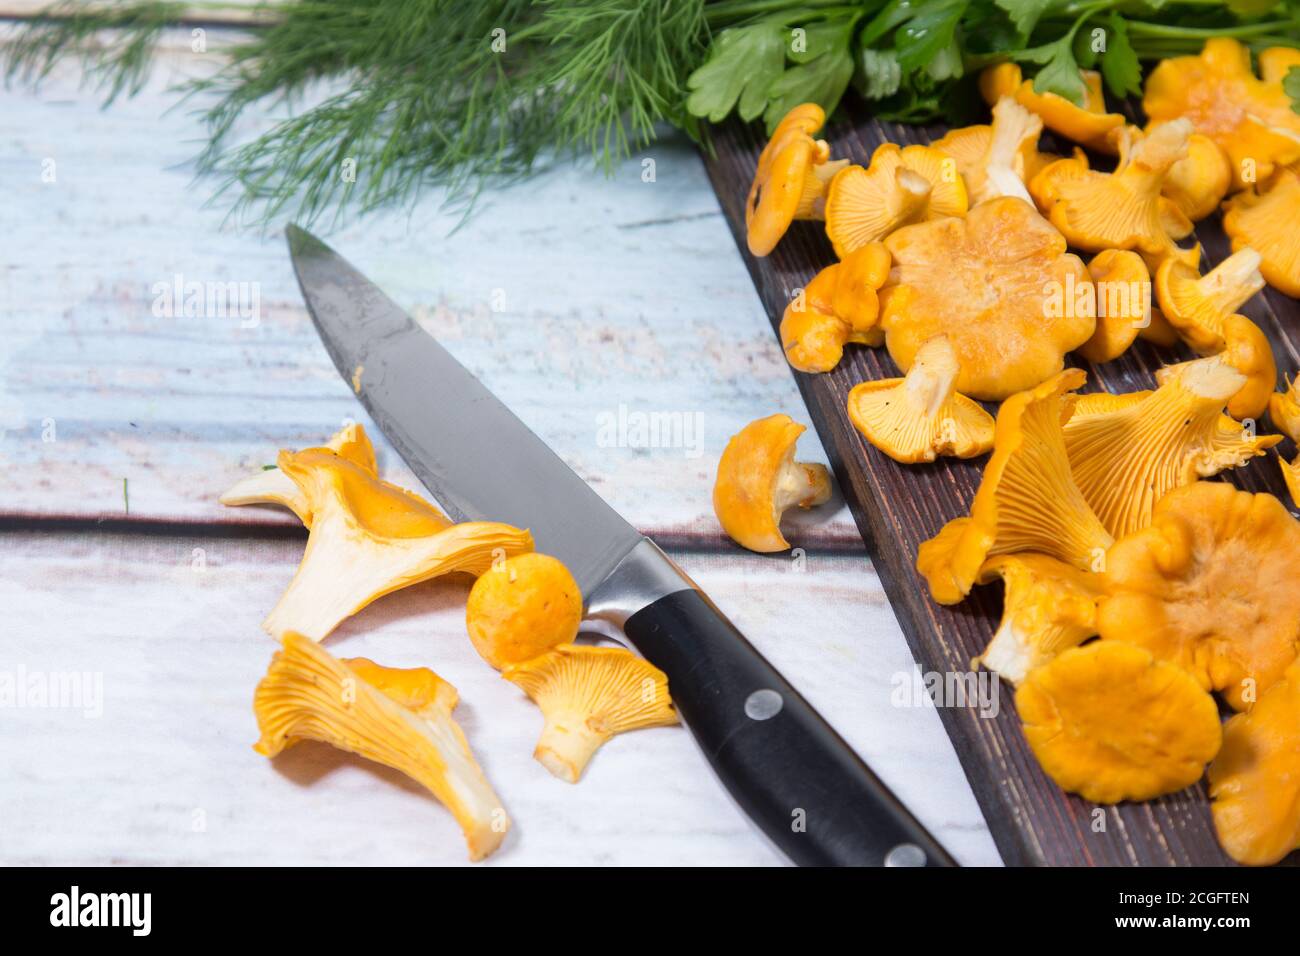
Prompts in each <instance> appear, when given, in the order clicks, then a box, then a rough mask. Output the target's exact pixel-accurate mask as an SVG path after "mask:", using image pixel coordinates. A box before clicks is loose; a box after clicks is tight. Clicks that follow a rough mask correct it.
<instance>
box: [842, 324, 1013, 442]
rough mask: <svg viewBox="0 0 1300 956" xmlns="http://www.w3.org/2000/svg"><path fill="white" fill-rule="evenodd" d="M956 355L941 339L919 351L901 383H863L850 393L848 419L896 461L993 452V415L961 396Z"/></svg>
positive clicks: (898, 380) (947, 343) (892, 379)
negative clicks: (958, 385) (957, 385)
mask: <svg viewBox="0 0 1300 956" xmlns="http://www.w3.org/2000/svg"><path fill="white" fill-rule="evenodd" d="M957 373H958V367H957V354H956V353H955V352H954V351H953V348H952V344H951V343H950V342H949V341H948V339H947V338H946V337H945V336H942V335H941V336H938V337H936V338H933V339H931V340H930V341H929V342H927V343H926V344H925V345H923V346H921V349H920V351H918V352H917V353H916V358H915V359H914V360H913V362H912V367H911V369H909V370H908V373H907V376H906V377H905V378H888V379H881V380H879V381H874V382H862V383H861V384H859V385H856V386H854V388H853V390H852V391H851V392H849V399H848V409H849V418H850V419H852V421H853V425H854V427H856V428H857V430H858V431H859V432H861V433H862V436H863V437H864V438H866V439H867V441H869V442H871V444H873V445H875V446H876V447H877V448H879V449H880V450H881V451H882V452H884V453H885V454H886V455H888V456H889V457H890V458H892V459H894V460H895V461H899V462H902V463H903V464H915V463H916V462H921V461H934V459H935V458H936V457H937V456H939V455H952V456H954V457H956V458H973V457H975V456H976V455H982V454H984V453H985V452H986V451H988V450H989V449H990V448H992V447H993V416H992V415H990V414H989V413H988V412H986V411H984V409H983V408H982V407H981V406H980V404H979V403H978V402H973V401H971V400H970V399H969V398H967V397H966V396H965V395H959V394H958V393H957V390H956V384H957Z"/></svg>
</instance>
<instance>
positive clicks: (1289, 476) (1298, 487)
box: [1277, 455, 1300, 508]
mask: <svg viewBox="0 0 1300 956" xmlns="http://www.w3.org/2000/svg"><path fill="white" fill-rule="evenodd" d="M1277 463H1278V464H1279V465H1281V466H1282V481H1284V482H1285V483H1286V491H1287V494H1289V495H1290V496H1291V501H1292V502H1293V503H1294V504H1295V506H1296V507H1297V508H1300V455H1297V456H1296V459H1295V461H1292V462H1288V461H1287V460H1286V459H1285V458H1283V457H1282V456H1281V455H1278V458H1277Z"/></svg>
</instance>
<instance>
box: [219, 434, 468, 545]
mask: <svg viewBox="0 0 1300 956" xmlns="http://www.w3.org/2000/svg"><path fill="white" fill-rule="evenodd" d="M324 447H325V448H328V449H329V450H330V451H332V452H334V453H335V454H337V455H341V456H342V457H344V458H346V459H347V460H348V461H350V462H352V463H353V464H355V465H357V466H358V467H360V468H362V469H364V470H365V471H368V472H369V473H370V474H372V475H375V476H378V474H379V466H378V464H377V463H376V461H375V449H374V446H373V445H371V444H370V437H369V436H368V435H367V434H366V430H365V429H364V428H362V427H361V426H360V425H356V424H352V425H347V426H346V427H344V428H341V429H340V430H339V431H337V432H336V433H335V434H334V437H332V438H331V439H330V440H329V441H328V442H326V443H325V445H324ZM412 497H414V496H412ZM219 500H220V501H221V503H222V504H223V505H226V506H228V507H229V506H238V505H263V504H270V505H281V506H283V507H285V508H288V509H289V510H290V511H292V512H293V513H294V514H295V515H297V516H298V520H299V521H301V522H302V523H303V524H304V525H305V526H306V527H308V528H310V527H311V513H310V512H309V511H308V510H307V499H306V498H305V497H304V496H303V493H302V492H301V491H299V490H298V486H297V485H295V484H294V483H293V482H292V481H290V480H289V477H288V476H287V475H286V474H285V473H284V472H282V471H281V470H280V469H279V467H269V468H263V469H262V470H261V471H258V472H255V473H254V474H251V475H249V476H248V477H247V478H244V479H242V480H241V481H238V482H236V483H235V485H234V486H233V487H232V488H231V489H230V490H229V491H227V492H226V493H225V494H223V495H222V496H221V498H220V499H219ZM429 508H430V509H432V510H434V511H435V512H437V509H435V508H433V506H432V505H429ZM437 513H438V514H439V515H440V516H441V514H442V513H441V512H437ZM442 519H443V525H444V527H445V526H446V525H448V524H451V521H450V520H449V519H447V518H446V517H445V516H442Z"/></svg>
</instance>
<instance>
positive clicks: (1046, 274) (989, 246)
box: [880, 196, 1096, 401]
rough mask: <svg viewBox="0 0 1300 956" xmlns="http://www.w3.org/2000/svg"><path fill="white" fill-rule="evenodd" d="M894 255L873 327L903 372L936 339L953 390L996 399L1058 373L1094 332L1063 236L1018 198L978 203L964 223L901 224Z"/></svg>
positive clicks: (1081, 272)
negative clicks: (951, 353)
mask: <svg viewBox="0 0 1300 956" xmlns="http://www.w3.org/2000/svg"><path fill="white" fill-rule="evenodd" d="M885 246H886V247H887V248H888V249H889V252H890V254H891V255H892V256H893V259H894V268H893V269H892V270H891V272H890V277H889V281H888V282H886V283H885V286H884V288H883V289H882V290H881V305H882V312H881V317H880V324H881V326H882V327H883V328H884V330H885V345H886V346H887V347H888V349H889V354H890V355H891V356H892V357H893V359H894V361H895V362H896V363H897V364H898V366H899V368H901V369H902V370H903V371H904V372H906V371H907V370H908V369H910V368H911V367H912V362H913V360H914V359H915V356H916V353H917V351H918V350H919V349H920V348H921V346H922V345H924V344H925V343H926V342H928V341H930V340H931V339H933V338H934V337H935V336H938V335H946V336H947V337H948V340H949V342H951V343H952V347H953V349H954V350H955V351H956V353H957V362H958V364H959V365H960V367H961V371H960V373H959V374H958V377H957V391H959V392H961V393H962V394H963V395H969V396H970V397H971V398H976V399H983V400H989V401H997V400H1000V399H1003V398H1006V397H1007V396H1008V395H1011V394H1014V393H1015V392H1019V391H1023V390H1024V389H1027V388H1032V387H1033V386H1035V385H1037V384H1039V383H1040V382H1043V381H1046V380H1047V379H1049V378H1051V377H1052V376H1053V375H1054V374H1056V373H1057V372H1059V371H1060V370H1061V368H1062V367H1063V365H1064V364H1065V353H1066V352H1069V351H1070V350H1071V349H1075V348H1078V347H1079V346H1080V345H1082V344H1083V343H1084V342H1086V341H1088V339H1089V338H1090V337H1091V336H1092V333H1093V331H1094V330H1095V328H1096V319H1095V301H1094V298H1095V297H1093V296H1081V295H1078V294H1077V293H1078V292H1081V291H1084V290H1090V289H1091V286H1092V279H1091V277H1090V276H1089V274H1088V270H1087V269H1086V268H1084V265H1083V262H1082V261H1080V259H1079V257H1078V256H1075V255H1072V254H1070V253H1068V252H1066V246H1065V239H1064V237H1062V235H1061V234H1060V233H1059V232H1058V231H1057V230H1056V229H1055V228H1053V227H1052V226H1051V225H1050V224H1049V223H1048V222H1047V221H1045V220H1044V219H1043V217H1042V216H1040V215H1039V214H1038V213H1037V212H1036V211H1035V210H1034V207H1033V206H1032V205H1030V204H1029V203H1027V202H1025V201H1024V200H1023V199H1016V198H1014V197H1011V196H1004V197H1001V198H999V199H992V200H989V201H988V202H984V203H980V205H978V206H976V207H975V208H974V209H972V210H971V211H970V213H969V214H968V215H967V216H966V218H964V219H954V218H945V219H938V220H935V221H934V222H925V223H917V224H915V225H911V226H904V227H903V228H902V229H899V230H898V231H897V232H895V233H893V234H892V235H891V236H890V237H889V238H888V239H886V240H885Z"/></svg>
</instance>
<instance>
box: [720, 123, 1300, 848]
mask: <svg viewBox="0 0 1300 956" xmlns="http://www.w3.org/2000/svg"><path fill="white" fill-rule="evenodd" d="M1130 115H1134V114H1132V112H1131V110H1130ZM836 120H837V121H836V122H833V123H831V124H829V125H828V127H827V129H826V130H824V131H823V136H824V138H825V139H826V140H827V141H829V142H830V144H831V150H832V152H831V154H832V156H833V158H836V159H840V158H848V159H851V160H852V161H853V162H855V163H860V164H863V165H866V164H867V163H868V162H869V160H870V156H871V152H872V150H874V149H875V148H876V146H878V145H879V144H880V143H882V142H896V143H903V144H906V143H928V142H932V141H933V140H935V139H938V138H939V137H940V136H942V135H943V134H944V132H945V131H946V129H945V127H941V126H929V127H916V126H905V125H901V124H896V123H888V122H880V121H877V120H875V119H873V118H872V117H871V116H870V114H869V113H868V112H867V111H866V107H865V104H864V103H862V102H860V101H855V102H851V103H849V102H847V101H846V105H845V106H843V107H841V110H840V112H839V113H838V114H837V115H836ZM765 140H766V138H765V137H764V135H763V131H762V129H761V128H759V127H758V126H757V125H755V126H747V125H744V124H741V123H739V122H735V121H733V122H731V123H729V124H727V125H725V126H723V127H722V128H721V129H718V130H717V131H716V136H715V139H714V150H715V152H714V154H713V155H711V156H706V157H705V160H706V165H707V167H708V172H709V177H710V179H711V180H712V183H713V188H714V191H715V192H716V193H717V195H718V199H719V201H720V202H721V205H722V209H723V212H724V214H725V215H726V218H727V222H728V224H729V225H730V227H731V231H732V234H733V235H734V237H735V239H736V244H737V245H738V246H739V248H740V252H741V255H742V256H743V257H744V259H745V262H746V264H747V265H748V267H749V271H750V275H751V276H752V277H753V280H754V285H755V287H756V288H757V290H758V294H759V297H760V298H761V299H762V302H763V306H764V307H765V308H766V310H767V314H768V317H769V318H770V319H771V322H772V327H773V330H775V329H776V328H777V327H778V326H779V324H780V321H781V314H782V312H783V311H784V309H785V306H786V304H787V303H788V302H789V301H790V298H791V296H792V294H793V291H794V290H795V289H798V288H802V287H803V286H805V285H807V283H808V280H810V279H811V278H812V277H813V276H814V275H815V274H816V273H817V271H818V270H819V269H821V268H822V267H823V266H826V265H829V264H831V263H832V262H834V261H835V255H834V252H833V251H832V249H831V245H830V242H829V241H828V240H827V239H826V235H825V233H824V231H823V229H822V224H821V223H814V222H799V223H795V224H794V226H793V227H792V228H791V230H790V232H788V233H787V234H786V236H785V238H784V239H783V240H782V241H781V243H780V244H779V245H778V246H777V248H776V250H775V251H774V252H773V253H772V254H771V255H770V256H768V257H766V258H763V259H756V258H754V257H753V256H751V255H750V254H749V252H748V250H747V248H746V245H745V212H744V206H745V195H746V192H747V191H748V188H749V183H750V180H751V179H752V177H753V174H754V167H755V165H756V163H757V160H758V154H759V151H760V150H761V149H762V146H763V144H764V142H765ZM1043 148H1054V149H1055V151H1056V152H1061V153H1066V152H1068V144H1065V143H1061V142H1056V143H1053V141H1052V139H1051V137H1050V136H1044V146H1043ZM1196 236H1197V238H1198V239H1199V240H1200V242H1201V243H1202V245H1203V248H1204V252H1205V260H1206V262H1207V263H1208V264H1207V265H1205V266H1204V268H1209V265H1212V264H1216V263H1218V262H1220V261H1221V260H1222V259H1223V258H1224V257H1225V256H1226V255H1227V254H1228V253H1229V251H1230V250H1229V247H1228V242H1227V239H1226V238H1225V236H1224V234H1223V230H1222V228H1221V227H1220V224H1219V221H1218V217H1217V216H1214V217H1211V219H1209V220H1206V221H1205V222H1203V223H1201V224H1200V225H1199V227H1198V228H1197V230H1196ZM1242 312H1243V313H1244V314H1246V315H1248V316H1249V317H1250V318H1252V319H1254V320H1255V321H1256V322H1257V323H1259V324H1260V326H1262V327H1263V329H1264V330H1265V332H1266V333H1267V334H1268V337H1269V339H1270V341H1271V342H1272V344H1273V350H1274V353H1275V355H1276V357H1277V364H1278V370H1279V384H1280V383H1281V381H1282V376H1292V377H1294V376H1295V375H1296V373H1297V369H1298V368H1300V304H1298V303H1297V302H1296V301H1295V300H1294V299H1291V298H1289V297H1288V296H1285V295H1283V294H1282V293H1280V292H1278V291H1276V290H1274V289H1272V288H1268V289H1266V290H1265V291H1264V292H1262V293H1261V294H1259V295H1257V296H1255V297H1254V298H1253V299H1252V300H1251V301H1250V302H1249V303H1248V304H1247V305H1246V306H1245V307H1244V308H1243V309H1242ZM1193 357H1194V356H1193V355H1192V353H1191V352H1190V351H1188V350H1186V349H1180V350H1166V349H1158V348H1154V347H1152V346H1151V345H1149V344H1147V343H1145V342H1142V341H1139V342H1138V343H1136V345H1135V346H1134V348H1133V349H1131V350H1130V351H1129V352H1128V353H1127V354H1126V355H1124V356H1123V357H1122V358H1120V359H1119V360H1118V361H1115V362H1110V363H1107V364H1105V365H1099V366H1090V365H1088V364H1087V363H1081V362H1080V361H1079V360H1078V359H1075V360H1074V362H1073V364H1077V365H1080V367H1082V368H1085V369H1086V370H1087V372H1088V379H1089V381H1088V385H1087V387H1086V389H1085V390H1087V391H1092V390H1104V391H1110V392H1126V391H1133V390H1136V389H1144V388H1153V387H1155V378H1154V372H1155V370H1156V369H1157V368H1159V367H1160V366H1161V365H1162V364H1166V363H1169V362H1175V361H1183V360H1186V359H1189V358H1193ZM900 374H901V372H900V371H899V370H898V368H897V366H895V365H894V363H893V361H891V359H890V358H889V353H888V352H887V351H886V350H885V349H883V348H880V349H870V348H866V347H862V346H854V345H850V346H849V347H848V348H847V349H846V351H845V357H844V360H843V361H842V362H841V363H840V365H839V367H838V368H836V369H835V370H834V371H832V372H829V373H826V374H822V375H810V374H805V373H802V372H797V371H796V372H794V376H795V379H796V380H797V381H798V383H799V389H800V391H801V392H802V393H803V397H804V400H805V402H806V403H807V405H808V410H809V413H810V414H811V416H812V422H813V424H814V425H815V426H816V428H817V432H818V434H819V435H820V436H821V440H822V444H823V445H824V446H825V447H826V451H827V454H828V455H829V456H830V462H831V466H832V468H833V469H834V471H835V474H836V477H837V478H838V480H839V483H840V487H841V489H842V490H843V492H844V496H845V498H846V499H847V500H848V503H849V506H850V508H851V509H852V512H853V516H854V518H855V519H856V521H857V524H858V528H859V529H860V530H861V532H862V536H863V538H864V539H865V541H866V542H867V547H868V549H869V550H870V551H871V554H872V557H873V559H874V561H875V564H876V568H877V571H878V573H879V575H880V580H881V582H882V583H883V584H884V587H885V590H886V592H887V594H888V595H889V599H890V601H891V603H892V604H893V608H894V612H895V614H897V616H898V620H899V623H900V624H901V625H902V628H903V633H904V634H905V635H906V637H907V640H908V643H909V644H910V645H911V648H912V652H913V654H915V656H916V659H917V662H918V663H919V664H920V666H921V668H922V670H924V671H927V672H931V671H936V672H943V673H947V672H954V671H956V672H962V671H966V670H968V669H969V668H970V662H971V660H972V659H973V658H974V657H976V656H977V655H978V654H980V652H981V651H982V650H983V649H984V646H985V644H986V643H987V642H988V640H989V638H990V637H991V636H992V634H993V631H994V630H995V629H996V627H997V622H998V619H999V617H1000V615H1001V610H1002V607H1001V589H1000V588H999V587H977V588H975V590H974V591H973V592H972V593H971V595H970V597H969V598H968V599H967V600H966V601H964V602H962V603H961V604H958V605H956V606H954V607H943V606H941V605H938V604H936V603H934V602H933V601H932V600H930V597H929V594H928V591H927V589H926V586H925V582H924V581H923V580H922V579H921V577H920V576H919V575H918V574H917V572H916V569H915V564H914V562H915V557H916V550H917V546H918V545H920V543H921V542H922V541H924V540H926V539H927V538H929V537H931V536H933V535H934V534H935V533H936V532H937V531H938V530H939V529H940V528H941V527H942V526H943V524H944V523H945V522H946V521H947V520H948V519H950V518H954V517H957V516H958V515H962V514H965V513H966V512H967V511H968V510H969V508H970V504H971V501H972V499H973V498H974V496H975V490H976V488H977V486H978V484H979V479H980V472H981V469H982V467H983V465H984V463H985V462H986V461H987V458H979V459H976V460H975V461H974V462H962V461H957V460H955V459H952V458H941V459H939V460H938V461H936V462H935V463H933V464H929V465H911V466H904V465H900V464H897V463H896V462H894V461H892V460H890V459H889V458H887V457H885V456H884V455H883V454H881V453H880V452H879V451H877V450H876V449H875V448H873V447H871V446H870V445H869V444H868V443H867V442H866V441H865V440H864V439H862V438H861V437H860V436H859V435H858V433H857V432H856V431H855V430H854V429H853V427H852V425H851V424H850V423H849V420H848V416H847V414H846V412H845V402H846V399H847V396H848V392H849V390H850V389H851V388H852V387H853V386H854V385H856V384H857V383H859V382H862V381H866V380H869V379H880V378H889V377H894V376H898V375H900ZM989 408H990V410H994V409H993V406H989ZM1278 450H1279V451H1281V452H1282V453H1283V454H1285V455H1287V456H1288V459H1289V458H1290V456H1292V455H1294V454H1295V451H1296V450H1295V448H1294V447H1293V445H1292V444H1291V443H1290V442H1284V443H1283V444H1282V445H1280V446H1278ZM1226 480H1230V481H1233V482H1234V483H1235V484H1237V485H1238V486H1240V487H1242V488H1245V489H1248V490H1250V491H1269V492H1272V493H1273V494H1275V495H1278V496H1279V497H1280V498H1281V499H1282V500H1283V501H1284V502H1286V503H1287V504H1288V506H1289V507H1294V506H1293V505H1292V504H1291V502H1290V498H1289V496H1288V495H1287V493H1286V489H1285V486H1284V485H1283V482H1282V478H1281V474H1280V472H1279V469H1278V465H1277V459H1276V455H1275V454H1273V453H1269V454H1268V455H1266V456H1264V457H1261V458H1257V459H1255V460H1254V461H1253V462H1251V463H1250V464H1249V465H1248V466H1246V467H1245V468H1240V469H1237V470H1236V471H1234V472H1231V473H1230V474H1229V475H1228V476H1227V479H1226ZM1003 691H1004V693H1003V695H1002V700H1001V703H1002V706H1001V707H1000V709H999V713H998V715H997V716H996V717H993V718H987V717H981V716H980V712H979V708H978V707H977V706H972V707H941V708H939V713H940V716H941V717H942V719H943V723H944V726H945V727H946V728H947V731H948V734H949V736H950V737H951V738H952V741H953V744H954V746H955V747H956V750H957V755H958V757H959V758H960V760H961V763H962V767H963V768H964V769H965V771H966V776H967V777H968V778H969V780H970V783H971V786H972V788H973V789H974V791H975V797H976V799H977V800H978V801H979V804H980V807H981V809H982V810H983V812H984V816H985V818H986V819H987V821H988V825H989V829H990V830H991V831H992V834H993V839H994V841H995V842H996V843H997V846H998V849H999V851H1000V852H1001V853H1002V858H1003V859H1004V860H1005V861H1006V863H1008V864H1011V865H1017V864H1019V865H1025V864H1030V865H1042V864H1058V865H1059V864H1065V865H1096V866H1113V865H1156V866H1159V865H1222V864H1230V863H1231V862H1232V861H1231V860H1229V859H1228V857H1227V856H1226V855H1225V854H1224V853H1223V851H1222V850H1221V849H1220V848H1219V845H1218V841H1217V840H1216V839H1215V835H1214V827H1213V824H1212V822H1211V819H1210V812H1209V804H1208V798H1207V795H1206V791H1205V784H1204V781H1202V782H1201V783H1200V784H1198V785H1197V786H1195V787H1191V788H1188V789H1187V790H1184V791H1182V792H1180V793H1175V794H1171V795H1169V796H1167V797H1163V798H1161V799H1159V800H1153V801H1150V802H1147V803H1141V804H1122V805H1119V806H1109V807H1098V805H1096V804H1093V803H1090V802H1088V801H1086V800H1083V799H1081V798H1079V797H1077V796H1074V795H1072V794H1066V793H1063V792H1062V791H1061V789H1060V788H1059V787H1057V786H1056V785H1055V784H1054V783H1053V782H1052V781H1051V780H1049V779H1048V778H1047V777H1046V775H1044V773H1043V772H1042V770H1041V769H1039V766H1038V763H1037V761H1036V760H1035V759H1034V756H1033V754H1032V753H1031V752H1030V750H1029V747H1028V745H1027V744H1026V742H1025V739H1024V737H1023V735H1022V734H1021V731H1020V721H1019V719H1018V718H1017V716H1016V714H1015V710H1014V707H1013V706H1012V705H1011V694H1010V693H1009V689H1008V688H1006V687H1005V686H1004V687H1003ZM918 769H919V770H921V771H922V772H923V770H924V768H918ZM1298 861H1300V854H1297V853H1293V854H1291V856H1290V857H1288V858H1287V862H1288V863H1291V864H1296V863H1297V862H1298Z"/></svg>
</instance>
